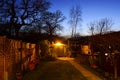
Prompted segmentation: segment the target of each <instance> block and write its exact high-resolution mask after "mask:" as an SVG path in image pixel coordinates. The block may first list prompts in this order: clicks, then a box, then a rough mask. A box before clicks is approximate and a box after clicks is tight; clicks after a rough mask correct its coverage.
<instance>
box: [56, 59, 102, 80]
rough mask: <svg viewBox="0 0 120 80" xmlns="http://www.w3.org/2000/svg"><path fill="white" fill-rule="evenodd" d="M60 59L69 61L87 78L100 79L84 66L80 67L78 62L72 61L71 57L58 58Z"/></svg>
mask: <svg viewBox="0 0 120 80" xmlns="http://www.w3.org/2000/svg"><path fill="white" fill-rule="evenodd" d="M58 59H60V60H67V61H69V62H70V63H71V64H72V65H73V66H74V67H75V68H76V69H77V70H78V71H80V72H81V73H82V74H83V76H85V77H86V78H87V79H88V80H102V79H101V78H99V77H98V76H96V75H95V74H93V73H92V72H90V71H88V70H86V69H85V68H84V67H82V66H81V65H80V64H78V63H77V62H75V61H74V59H73V58H66V57H63V58H58Z"/></svg>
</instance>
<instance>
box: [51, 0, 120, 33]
mask: <svg viewBox="0 0 120 80" xmlns="http://www.w3.org/2000/svg"><path fill="white" fill-rule="evenodd" d="M49 1H50V2H51V3H52V5H51V8H50V11H53V12H54V11H56V10H61V11H62V13H63V14H64V16H65V17H66V20H65V21H64V22H63V23H62V25H63V26H64V29H63V31H62V35H69V34H70V25H69V23H68V20H69V11H70V9H71V7H72V6H75V5H80V7H81V10H82V20H83V21H82V22H81V24H82V25H81V28H80V29H78V32H80V33H81V34H82V35H88V34H89V33H88V26H87V24H89V23H90V22H93V21H97V20H100V19H102V18H106V17H107V18H111V19H112V20H113V22H114V25H113V27H112V30H116V31H118V30H120V0H49Z"/></svg>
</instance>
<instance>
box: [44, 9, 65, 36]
mask: <svg viewBox="0 0 120 80" xmlns="http://www.w3.org/2000/svg"><path fill="white" fill-rule="evenodd" d="M42 19H43V21H44V23H45V24H44V30H45V32H47V33H48V34H49V35H50V36H52V35H53V34H55V33H56V32H57V31H58V30H62V28H63V27H62V26H61V24H60V23H61V22H63V21H64V19H65V16H63V14H62V13H61V11H59V10H57V11H56V12H55V13H51V12H46V13H44V14H43V16H42Z"/></svg>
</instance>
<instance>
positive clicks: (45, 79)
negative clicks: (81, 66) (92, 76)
mask: <svg viewBox="0 0 120 80" xmlns="http://www.w3.org/2000/svg"><path fill="white" fill-rule="evenodd" d="M24 80H87V79H86V78H85V77H84V76H83V75H82V74H81V73H80V72H79V71H77V70H76V69H75V68H74V67H73V66H72V65H71V64H70V63H69V62H68V61H60V60H56V61H49V62H41V64H40V65H39V66H38V67H37V68H36V69H35V70H34V71H30V72H27V73H26V75H25V76H24Z"/></svg>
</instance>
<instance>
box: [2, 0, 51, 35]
mask: <svg viewBox="0 0 120 80" xmlns="http://www.w3.org/2000/svg"><path fill="white" fill-rule="evenodd" d="M49 6H50V3H49V2H48V1H46V0H3V1H1V2H0V18H2V20H4V22H5V20H6V21H7V22H9V23H10V25H9V26H10V29H12V28H14V29H15V33H16V36H18V34H19V30H20V28H21V27H22V26H27V25H29V26H30V25H31V24H32V23H34V22H35V21H36V20H37V19H39V18H40V15H41V12H44V11H46V10H47V9H48V8H49ZM10 31H12V30H10ZM10 34H11V32H10Z"/></svg>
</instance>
